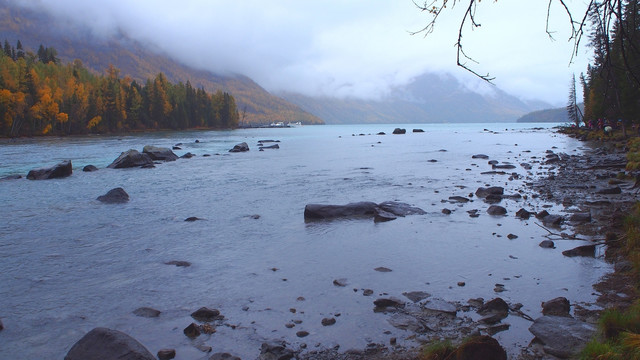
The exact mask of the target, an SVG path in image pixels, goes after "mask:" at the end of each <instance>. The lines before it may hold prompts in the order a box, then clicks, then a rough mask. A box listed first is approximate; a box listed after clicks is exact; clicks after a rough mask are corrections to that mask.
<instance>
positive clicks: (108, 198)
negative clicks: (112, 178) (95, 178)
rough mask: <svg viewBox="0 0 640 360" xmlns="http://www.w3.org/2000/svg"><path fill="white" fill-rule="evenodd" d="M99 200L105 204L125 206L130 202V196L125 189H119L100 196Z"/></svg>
mask: <svg viewBox="0 0 640 360" xmlns="http://www.w3.org/2000/svg"><path fill="white" fill-rule="evenodd" d="M97 200H98V201H100V202H103V203H105V204H123V203H126V202H128V201H129V194H127V192H126V191H124V189H123V188H121V187H118V188H115V189H111V190H109V191H108V192H107V193H106V194H104V195H101V196H98V197H97Z"/></svg>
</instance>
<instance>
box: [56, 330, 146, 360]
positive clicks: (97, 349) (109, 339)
mask: <svg viewBox="0 0 640 360" xmlns="http://www.w3.org/2000/svg"><path fill="white" fill-rule="evenodd" d="M64 360H155V357H154V356H153V355H152V354H151V353H150V352H149V350H147V349H146V348H145V347H144V345H142V344H140V343H139V342H138V341H137V340H136V339H134V338H132V337H131V336H129V335H127V334H125V333H123V332H121V331H118V330H112V329H107V328H101V327H98V328H95V329H93V330H91V331H89V332H88V333H87V334H86V335H85V336H83V337H82V338H81V339H80V340H78V342H76V343H75V344H74V345H73V346H72V347H71V349H70V350H69V352H68V353H67V355H66V356H65V357H64Z"/></svg>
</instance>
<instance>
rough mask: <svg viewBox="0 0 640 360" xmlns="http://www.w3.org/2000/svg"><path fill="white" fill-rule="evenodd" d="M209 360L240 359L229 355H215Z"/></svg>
mask: <svg viewBox="0 0 640 360" xmlns="http://www.w3.org/2000/svg"><path fill="white" fill-rule="evenodd" d="M209 360H240V358H239V357H237V356H233V355H231V354H229V353H215V354H213V355H211V357H210V358H209Z"/></svg>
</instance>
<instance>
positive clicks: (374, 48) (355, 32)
mask: <svg viewBox="0 0 640 360" xmlns="http://www.w3.org/2000/svg"><path fill="white" fill-rule="evenodd" d="M14 1H18V2H19V3H22V4H27V5H28V6H32V7H37V8H39V9H45V10H48V11H50V12H52V13H53V14H54V15H56V16H59V17H62V18H65V19H66V20H68V21H80V22H83V23H84V24H86V25H88V26H90V27H91V29H92V31H94V33H95V34H98V35H106V36H108V35H112V34H115V33H116V32H117V31H122V32H124V33H125V34H127V35H128V36H129V37H131V38H134V39H136V40H139V41H141V42H147V43H151V44H153V45H155V46H157V47H158V48H160V49H162V50H164V51H166V52H167V53H169V54H170V55H171V56H173V57H176V58H178V59H179V60H181V61H182V62H185V63H187V64H188V65H192V66H196V67H199V68H204V69H208V70H212V71H215V72H235V73H241V74H244V75H247V76H249V77H251V78H252V79H253V80H255V81H256V82H258V83H259V84H260V85H262V86H263V87H265V88H266V89H267V90H270V91H280V90H286V91H295V92H302V93H304V94H310V95H316V94H321V95H329V96H357V97H378V96H383V95H384V94H385V93H387V92H388V91H389V89H391V88H392V87H393V86H400V85H403V84H406V83H407V82H409V81H411V79H412V78H414V77H416V76H418V75H420V74H422V73H425V72H436V73H442V72H448V73H451V74H452V75H454V76H456V77H458V78H460V79H462V80H463V81H464V82H465V83H466V84H468V86H469V87H476V86H478V85H477V83H478V81H477V80H476V79H474V78H473V77H472V76H470V75H469V74H468V73H466V72H465V71H464V70H462V69H461V68H458V67H456V49H455V47H454V44H455V43H456V41H457V31H458V26H459V21H460V19H461V17H462V13H463V12H464V10H465V8H464V6H463V5H464V4H463V3H464V2H465V1H463V2H462V3H460V4H459V5H458V6H456V7H455V8H454V9H447V11H445V12H443V13H442V17H441V19H440V21H439V23H438V24H437V27H436V31H435V32H433V33H432V34H430V35H428V36H427V37H424V36H423V35H413V36H412V35H410V34H409V33H410V32H412V31H416V30H419V29H421V28H422V27H424V26H425V25H426V23H427V22H428V21H429V19H430V18H429V15H428V14H426V13H421V12H420V11H419V10H418V9H417V8H416V6H415V5H414V3H413V2H412V1H411V0H272V1H264V0H262V1H255V0H233V1H232V0H226V1H225V0H180V1H175V0H133V1H132V0H92V1H87V0H55V1H49V0H14ZM418 2H419V1H418ZM583 2H584V1H583V0H569V1H568V3H569V5H570V6H572V7H575V9H576V10H575V12H576V13H577V14H578V13H579V14H578V16H577V17H579V18H581V15H582V13H581V11H582V12H583V11H584V4H583ZM546 14H547V2H546V1H541V0H517V1H513V0H512V1H499V2H494V1H489V0H487V1H483V2H481V3H480V4H479V6H478V9H477V20H478V22H479V23H480V24H481V25H482V26H481V27H480V28H478V29H475V30H471V29H470V28H467V30H466V31H465V37H464V39H463V41H464V45H465V49H466V52H467V53H468V54H469V55H470V56H472V57H473V58H474V59H475V60H477V61H478V62H479V64H473V63H469V65H470V66H472V67H473V69H474V70H476V71H478V72H479V73H482V74H486V73H490V74H491V75H492V76H495V77H496V79H495V84H496V85H497V86H498V87H499V88H500V89H502V90H504V91H506V92H508V93H511V94H512V95H515V96H518V97H520V98H522V99H530V100H544V101H547V102H549V103H552V104H553V105H563V104H564V103H566V99H567V93H568V84H569V82H570V79H571V74H572V73H575V74H576V77H577V76H579V74H580V73H581V72H584V71H585V69H586V64H587V63H588V61H589V60H590V55H589V54H588V52H587V49H586V48H584V49H581V50H580V53H579V54H578V56H577V57H576V58H575V59H574V63H573V64H572V65H570V64H569V62H570V59H571V49H572V43H570V42H569V41H568V37H569V32H568V30H569V21H568V19H567V17H566V16H565V14H564V12H563V9H562V8H560V7H559V6H555V7H554V8H552V11H551V15H552V17H551V24H550V27H551V30H553V31H555V32H557V33H556V36H555V37H556V41H551V40H549V38H548V37H547V35H546V33H545V25H546V23H545V21H546ZM583 42H584V43H586V42H587V41H586V39H584V40H583ZM579 96H580V95H579Z"/></svg>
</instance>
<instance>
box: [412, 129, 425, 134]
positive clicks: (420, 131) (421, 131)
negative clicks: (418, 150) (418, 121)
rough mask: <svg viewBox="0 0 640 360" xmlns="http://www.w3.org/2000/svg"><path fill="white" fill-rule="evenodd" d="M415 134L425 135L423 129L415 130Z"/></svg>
mask: <svg viewBox="0 0 640 360" xmlns="http://www.w3.org/2000/svg"><path fill="white" fill-rule="evenodd" d="M413 132H414V133H423V132H424V130H422V129H413Z"/></svg>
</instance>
